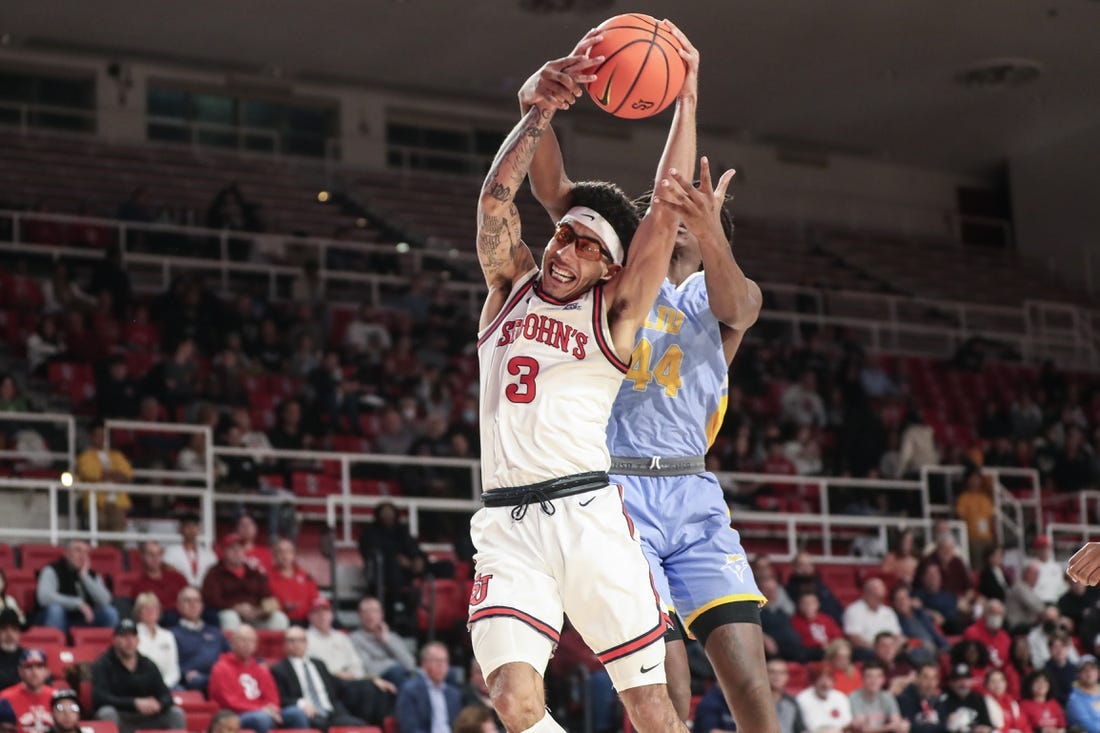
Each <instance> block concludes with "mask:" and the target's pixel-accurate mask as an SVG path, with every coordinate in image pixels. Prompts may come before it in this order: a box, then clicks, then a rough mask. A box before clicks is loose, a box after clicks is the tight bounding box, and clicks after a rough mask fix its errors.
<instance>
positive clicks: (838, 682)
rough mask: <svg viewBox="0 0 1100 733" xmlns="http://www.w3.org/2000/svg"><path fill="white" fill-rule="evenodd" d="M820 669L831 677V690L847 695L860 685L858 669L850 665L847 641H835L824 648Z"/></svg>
mask: <svg viewBox="0 0 1100 733" xmlns="http://www.w3.org/2000/svg"><path fill="white" fill-rule="evenodd" d="M824 659H825V664H824V665H823V666H822V669H824V670H825V671H827V672H828V673H829V674H831V675H832V676H833V685H832V686H833V689H834V690H836V691H837V692H839V693H841V694H843V695H849V694H851V693H852V692H854V691H855V690H857V689H858V688H859V686H860V684H861V682H860V677H859V667H857V666H856V665H855V664H853V663H852V645H851V643H849V642H848V640H847V639H836V640H834V641H831V642H829V645H828V646H826V647H825V657H824Z"/></svg>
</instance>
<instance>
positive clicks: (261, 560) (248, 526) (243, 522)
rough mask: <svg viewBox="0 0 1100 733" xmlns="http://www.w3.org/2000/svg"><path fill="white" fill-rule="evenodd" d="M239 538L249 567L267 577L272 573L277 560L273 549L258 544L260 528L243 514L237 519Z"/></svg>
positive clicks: (254, 521) (249, 517)
mask: <svg viewBox="0 0 1100 733" xmlns="http://www.w3.org/2000/svg"><path fill="white" fill-rule="evenodd" d="M236 532H237V536H238V537H240V538H241V547H242V548H243V549H244V561H245V563H246V564H247V565H248V567H250V568H252V569H253V570H257V571H259V572H261V573H264V574H265V575H266V574H268V573H270V572H271V568H272V567H274V565H275V559H274V557H272V555H271V548H269V547H266V546H264V545H261V544H258V543H257V542H256V536H257V535H258V534H259V527H257V526H256V520H255V519H253V518H252V517H251V516H249V515H248V514H242V515H241V516H240V517H238V518H237V528H236Z"/></svg>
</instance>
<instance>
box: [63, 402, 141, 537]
mask: <svg viewBox="0 0 1100 733" xmlns="http://www.w3.org/2000/svg"><path fill="white" fill-rule="evenodd" d="M76 475H77V478H78V479H79V480H81V481H84V482H86V483H101V482H102V483H111V484H128V483H130V480H131V479H132V478H133V476H134V469H133V467H132V466H131V465H130V461H129V460H127V458H126V456H124V455H123V454H122V452H121V451H119V450H116V449H114V448H112V449H110V450H108V449H107V430H106V428H105V427H104V425H103V422H102V421H97V422H96V423H94V424H93V425H92V431H91V433H90V434H89V438H88V447H87V448H85V449H84V452H82V453H81V454H80V456H78V457H77V459H76ZM95 501H96V510H97V511H98V518H99V522H98V524H99V529H101V530H104V531H107V532H122V531H125V529H126V514H127V512H129V511H130V507H131V506H132V503H131V501H130V495H129V494H127V493H126V492H125V491H118V490H114V489H112V490H110V491H97V492H96V494H95Z"/></svg>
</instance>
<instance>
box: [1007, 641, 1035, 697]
mask: <svg viewBox="0 0 1100 733" xmlns="http://www.w3.org/2000/svg"><path fill="white" fill-rule="evenodd" d="M1008 662H1009V663H1008V665H1007V666H1008V667H1010V668H1011V669H1012V671H1013V672H1015V675H1014V677H1015V680H1014V682H1015V683H1016V684H1015V687H1014V688H1013V689H1012V694H1013V695H1016V696H1019V693H1020V679H1021V678H1023V677H1025V676H1027V675H1029V674H1031V673H1032V672H1034V671H1035V665H1034V664H1032V662H1031V649H1030V647H1029V646H1028V641H1027V637H1026V636H1014V637H1012V646H1010V647H1009V648H1008ZM1006 676H1007V673H1006Z"/></svg>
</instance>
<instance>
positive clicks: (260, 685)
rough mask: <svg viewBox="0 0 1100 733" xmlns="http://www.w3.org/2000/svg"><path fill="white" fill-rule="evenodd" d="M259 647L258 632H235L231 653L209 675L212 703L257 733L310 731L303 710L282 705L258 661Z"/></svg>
mask: <svg viewBox="0 0 1100 733" xmlns="http://www.w3.org/2000/svg"><path fill="white" fill-rule="evenodd" d="M256 643H257V637H256V630H255V629H253V628H252V627H251V626H249V625H248V624H241V625H240V626H238V627H237V628H236V629H234V631H233V639H232V641H231V642H230V651H229V652H227V653H225V654H223V655H221V657H220V658H219V659H218V661H217V663H215V664H214V668H213V669H212V670H211V671H210V684H209V685H208V687H207V694H208V696H209V697H210V700H211V702H214V703H217V704H218V705H219V706H221V707H223V708H227V709H229V710H232V711H233V712H235V713H237V715H239V716H240V718H241V726H242V727H243V728H247V729H250V730H254V731H256V733H268V731H270V730H271V729H272V728H309V720H308V718H307V717H306V714H305V713H304V712H303V711H302V709H301V708H299V707H298V706H296V705H289V706H283V705H282V703H281V701H280V698H279V689H278V687H277V686H276V685H275V679H274V678H273V677H272V676H271V672H270V671H269V670H268V668H267V667H265V666H264V665H262V664H261V663H260V662H259V661H257V660H256V656H255V655H256Z"/></svg>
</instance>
